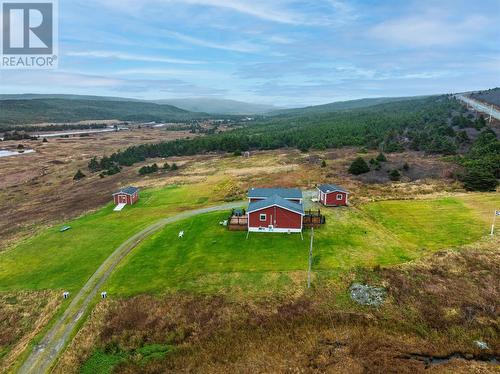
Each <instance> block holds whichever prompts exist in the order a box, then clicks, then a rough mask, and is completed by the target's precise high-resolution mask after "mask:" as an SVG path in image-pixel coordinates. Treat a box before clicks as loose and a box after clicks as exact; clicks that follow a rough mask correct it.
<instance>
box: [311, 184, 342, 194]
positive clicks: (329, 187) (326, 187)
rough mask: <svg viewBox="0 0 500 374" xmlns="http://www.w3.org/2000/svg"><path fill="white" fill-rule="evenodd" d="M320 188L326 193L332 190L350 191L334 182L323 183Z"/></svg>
mask: <svg viewBox="0 0 500 374" xmlns="http://www.w3.org/2000/svg"><path fill="white" fill-rule="evenodd" d="M318 189H319V190H320V191H321V192H324V193H330V192H343V193H349V192H348V191H347V190H346V189H344V188H342V187H339V186H336V185H334V184H322V185H321V186H319V187H318Z"/></svg>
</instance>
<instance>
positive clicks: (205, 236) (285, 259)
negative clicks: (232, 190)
mask: <svg viewBox="0 0 500 374" xmlns="http://www.w3.org/2000/svg"><path fill="white" fill-rule="evenodd" d="M478 196H479V195H478ZM482 199H483V198H482ZM483 200H484V199H483ZM486 200H487V201H489V203H491V204H492V203H493V202H494V201H498V199H496V200H495V196H494V195H490V196H489V197H488V198H486ZM324 211H325V212H327V222H328V224H327V225H326V226H325V227H323V228H321V229H318V230H316V232H315V242H314V243H315V244H314V262H313V263H314V270H315V271H316V272H318V273H322V272H324V273H325V274H329V275H331V274H334V275H335V274H337V275H338V274H341V273H342V272H344V271H348V270H350V269H353V268H355V267H373V266H375V265H391V264H398V263H402V262H406V261H408V260H412V259H415V258H418V257H421V256H422V255H425V254H427V253H429V252H430V251H434V250H437V249H442V248H446V247H453V246H459V245H462V244H465V243H471V242H474V241H476V240H478V239H479V238H480V237H481V236H483V235H486V234H487V232H488V225H487V223H486V221H485V217H483V215H482V214H481V212H479V211H476V210H474V209H473V208H470V207H469V206H467V205H466V204H464V202H463V201H462V200H460V199H459V198H441V199H436V200H415V201H387V202H376V203H371V204H367V205H365V206H363V207H362V208H360V209H354V208H344V209H329V210H324ZM224 218H225V214H224V213H213V214H206V215H202V216H198V217H195V218H192V219H189V220H186V221H182V222H178V223H176V224H173V225H170V226H168V227H166V228H165V229H164V230H163V231H161V232H159V233H157V234H155V235H154V236H153V237H152V238H150V239H148V240H147V241H145V242H144V243H142V244H141V245H140V246H139V247H138V248H137V249H136V250H135V251H134V252H133V253H132V254H131V255H130V256H129V257H128V258H127V259H126V260H125V261H124V262H123V263H122V265H121V266H120V268H119V269H118V270H117V271H116V272H115V274H114V275H113V276H112V277H111V279H110V281H109V285H108V286H107V288H108V289H109V291H110V293H111V294H114V295H118V296H130V295H134V294H138V293H143V292H147V293H153V294H161V293H166V292H173V291H178V290H189V291H195V292H202V293H212V292H217V291H220V290H223V289H228V288H231V289H233V290H240V291H242V292H252V293H254V292H257V293H275V292H280V291H281V290H283V289H285V288H287V287H289V286H291V285H293V284H295V283H296V282H300V283H301V284H302V285H303V284H304V280H305V276H306V272H305V270H306V269H307V261H308V247H309V232H307V233H306V234H305V235H304V240H301V238H300V236H299V235H280V234H250V237H249V239H248V240H246V239H245V237H246V233H245V232H230V231H227V230H226V229H225V228H223V227H221V226H220V225H219V221H221V220H223V219H224ZM180 230H184V231H185V233H186V236H185V237H184V238H183V239H179V238H178V237H177V234H178V232H179V231H180ZM229 286H230V287H229Z"/></svg>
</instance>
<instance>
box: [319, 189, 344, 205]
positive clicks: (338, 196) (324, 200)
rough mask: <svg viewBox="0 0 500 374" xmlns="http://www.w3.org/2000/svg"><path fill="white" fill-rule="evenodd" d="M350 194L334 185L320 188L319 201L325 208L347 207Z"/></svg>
mask: <svg viewBox="0 0 500 374" xmlns="http://www.w3.org/2000/svg"><path fill="white" fill-rule="evenodd" d="M348 197H349V192H348V191H346V190H345V189H343V188H342V187H339V186H336V185H334V184H322V185H321V186H319V187H318V201H319V202H320V203H321V204H323V205H325V206H346V205H347V199H348Z"/></svg>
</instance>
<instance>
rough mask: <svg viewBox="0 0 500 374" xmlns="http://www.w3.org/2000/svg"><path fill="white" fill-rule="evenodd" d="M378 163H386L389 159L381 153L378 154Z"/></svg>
mask: <svg viewBox="0 0 500 374" xmlns="http://www.w3.org/2000/svg"><path fill="white" fill-rule="evenodd" d="M377 161H379V162H386V161H387V157H385V155H384V154H383V153H382V152H380V153H379V154H378V156H377Z"/></svg>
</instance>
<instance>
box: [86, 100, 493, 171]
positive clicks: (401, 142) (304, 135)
mask: <svg viewBox="0 0 500 374" xmlns="http://www.w3.org/2000/svg"><path fill="white" fill-rule="evenodd" d="M457 117H458V118H459V119H456V118H457ZM461 117H464V111H463V107H462V105H461V104H460V103H459V102H458V101H456V100H455V99H454V98H453V97H451V96H437V97H429V98H422V99H412V100H404V101H400V102H391V103H386V104H381V105H377V106H372V107H369V108H364V109H356V110H346V111H342V112H334V113H318V114H315V113H312V114H308V115H301V116H298V117H291V118H290V117H287V118H283V117H279V118H271V119H268V120H266V121H261V122H259V123H257V124H253V125H250V126H248V127H245V128H241V129H236V130H233V131H230V132H226V133H223V134H216V135H211V136H205V137H199V138H194V139H182V140H175V141H171V142H162V143H157V144H145V145H138V146H133V147H129V148H127V149H125V150H123V151H120V152H117V153H113V154H112V155H110V156H106V157H103V158H102V159H100V160H97V159H94V160H93V161H92V165H89V167H90V166H92V167H93V168H94V169H97V170H117V169H118V168H120V167H122V166H131V165H134V164H135V163H138V162H143V161H145V160H146V159H149V158H160V157H165V158H166V157H171V156H187V155H194V154H201V153H206V152H231V153H234V152H242V151H249V150H270V149H278V148H287V147H293V148H298V149H300V150H301V151H304V152H306V151H308V150H309V149H317V150H322V149H326V148H339V147H343V146H363V147H366V148H370V149H380V150H381V151H383V152H386V153H390V152H397V151H401V150H404V149H413V150H420V151H425V152H428V153H439V154H446V155H452V154H455V153H456V152H457V150H458V149H459V148H460V147H461V146H462V145H463V144H464V143H468V142H469V143H470V140H469V139H468V137H467V134H466V133H463V132H462V131H461V130H460V129H461V128H463V127H464V126H466V125H467V126H470V125H471V124H470V123H469V122H467V124H466V125H462V126H460V124H458V125H457V121H458V122H459V123H461V122H463V121H465V120H467V121H471V123H472V124H473V126H474V127H476V128H484V127H485V126H486V123H485V122H484V118H483V119H478V120H476V122H477V123H476V122H474V121H472V120H471V119H469V118H465V120H464V119H460V118H461ZM483 122H484V123H483ZM493 135H494V134H493ZM495 139H496V137H495ZM469 147H470V144H469ZM471 157H472V156H471ZM468 159H469V158H468ZM470 160H472V159H470ZM490 161H491V160H490ZM478 162H479V163H483V162H484V160H483V161H478Z"/></svg>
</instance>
